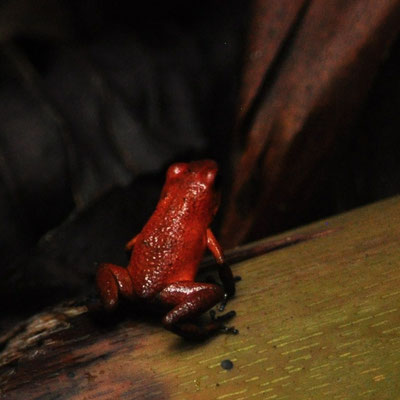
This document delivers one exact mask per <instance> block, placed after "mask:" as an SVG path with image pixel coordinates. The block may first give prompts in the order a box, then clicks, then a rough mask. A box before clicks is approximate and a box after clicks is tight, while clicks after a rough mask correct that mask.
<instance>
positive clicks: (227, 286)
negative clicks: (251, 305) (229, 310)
mask: <svg viewBox="0 0 400 400" xmlns="http://www.w3.org/2000/svg"><path fill="white" fill-rule="evenodd" d="M206 238H207V247H208V248H209V250H210V251H211V253H212V255H213V256H214V258H215V260H216V261H217V264H218V274H219V278H220V279H221V282H222V285H223V286H224V290H225V293H226V295H227V297H232V296H233V295H234V294H235V291H236V287H235V282H236V281H235V278H234V276H233V274H232V270H231V267H230V266H229V264H227V263H226V262H225V259H224V254H223V251H222V248H221V246H220V244H219V243H218V241H217V239H216V238H215V236H214V234H213V233H212V230H211V229H210V228H208V229H207V232H206ZM225 300H226V299H225Z"/></svg>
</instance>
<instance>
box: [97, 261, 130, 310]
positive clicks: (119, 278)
mask: <svg viewBox="0 0 400 400" xmlns="http://www.w3.org/2000/svg"><path fill="white" fill-rule="evenodd" d="M96 284H97V289H98V291H99V294H100V298H101V300H102V302H103V305H104V308H105V309H106V310H112V309H114V308H115V307H116V306H117V304H118V298H119V296H120V295H121V296H122V297H125V298H127V299H130V300H133V299H134V298H135V297H136V296H135V292H134V289H133V284H132V278H131V276H130V275H129V272H128V270H127V269H126V268H123V267H119V266H118V265H114V264H101V265H100V267H99V269H98V270H97V275H96Z"/></svg>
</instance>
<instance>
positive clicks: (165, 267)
mask: <svg viewBox="0 0 400 400" xmlns="http://www.w3.org/2000/svg"><path fill="white" fill-rule="evenodd" d="M217 172H218V167H217V164H216V163H215V162H214V161H212V160H202V161H194V162H191V163H176V164H173V165H171V166H170V167H169V169H168V171H167V176H166V182H165V184H164V187H163V190H162V192H161V196H160V200H159V202H158V204H157V207H156V210H155V211H154V213H153V215H152V216H151V218H150V219H149V221H148V222H147V224H146V225H145V226H144V228H143V229H142V231H141V232H140V233H139V234H138V235H137V236H135V237H134V238H133V239H132V240H131V241H130V242H129V243H128V244H127V248H128V249H131V250H132V255H131V258H130V261H129V265H128V267H127V268H126V269H125V268H122V267H119V266H115V265H112V264H102V265H101V266H100V268H99V271H98V273H97V286H98V289H99V293H100V296H101V298H102V300H103V304H104V306H105V308H107V309H112V308H114V307H115V306H116V305H117V303H118V297H119V296H120V295H121V296H123V297H125V298H128V299H130V300H132V301H135V300H139V299H141V300H144V301H147V302H149V303H152V304H161V305H164V306H167V307H168V308H172V309H171V310H170V311H169V312H168V313H167V315H166V316H165V317H164V319H163V323H164V326H165V327H166V328H167V329H170V330H173V331H175V332H176V333H178V334H181V335H184V336H203V335H207V334H209V333H211V332H213V331H215V330H217V329H219V328H220V327H221V323H218V321H217V320H213V321H211V323H210V324H209V325H206V326H203V327H199V326H197V325H195V324H194V323H192V322H188V321H187V320H188V319H191V318H193V317H195V316H198V315H199V314H201V313H202V312H204V311H206V310H207V309H209V308H211V307H213V306H214V305H215V304H217V303H218V302H220V301H221V300H222V299H223V298H224V293H225V292H226V293H227V294H228V295H229V296H232V295H233V294H234V291H235V284H234V280H233V276H232V272H231V270H230V268H229V266H227V265H226V264H225V263H224V260H223V254H222V250H221V248H220V246H219V244H218V242H217V240H216V239H215V237H214V235H213V233H212V232H211V230H210V229H209V224H210V223H211V221H212V219H213V217H214V215H215V213H216V211H217V209H218V203H219V194H218V192H217V191H216V189H215V187H214V184H215V180H216V177H217ZM206 247H208V248H209V249H210V251H211V252H212V253H213V255H214V257H215V259H216V261H217V263H219V264H220V266H221V268H220V277H221V279H222V281H223V282H222V283H223V288H222V287H221V286H219V285H216V284H209V283H197V282H194V279H195V276H196V273H197V269H198V266H199V263H200V261H201V259H202V257H203V254H204V251H205V249H206Z"/></svg>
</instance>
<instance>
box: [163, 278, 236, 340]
mask: <svg viewBox="0 0 400 400" xmlns="http://www.w3.org/2000/svg"><path fill="white" fill-rule="evenodd" d="M223 298H224V290H223V289H222V288H221V287H220V286H218V285H214V284H210V283H198V282H192V281H181V282H175V283H172V284H170V285H168V286H167V287H166V288H164V289H163V290H162V291H161V292H160V293H159V294H158V295H157V300H158V301H160V302H161V303H162V304H165V305H168V306H172V307H173V308H172V310H171V311H169V312H168V313H167V315H166V316H165V317H164V318H163V324H164V326H165V328H166V329H168V330H170V331H173V332H175V333H177V334H178V335H181V336H184V337H189V338H203V337H207V336H209V335H210V334H212V333H214V332H217V331H225V332H233V331H230V330H229V329H228V330H227V329H226V328H225V325H224V321H225V320H226V319H227V318H213V319H211V321H210V322H208V323H207V324H205V325H198V324H196V323H195V322H193V321H191V319H193V318H195V317H198V316H199V315H201V314H202V313H203V312H205V311H207V310H209V309H210V308H211V307H213V306H215V305H216V304H217V303H219V302H220V301H221V300H222V299H223ZM233 316H234V313H230V314H229V315H228V316H227V317H229V318H230V317H233Z"/></svg>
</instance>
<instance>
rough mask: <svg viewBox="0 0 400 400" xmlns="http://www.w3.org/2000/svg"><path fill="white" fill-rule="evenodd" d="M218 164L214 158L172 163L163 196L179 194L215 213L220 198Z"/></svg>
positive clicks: (185, 199) (206, 210)
mask: <svg viewBox="0 0 400 400" xmlns="http://www.w3.org/2000/svg"><path fill="white" fill-rule="evenodd" d="M217 186H218V165H217V163H216V162H215V161H213V160H199V161H192V162H189V163H175V164H172V165H171V166H170V167H169V168H168V171H167V179H166V182H165V185H164V189H163V193H162V196H163V195H164V196H167V195H169V196H171V195H172V196H178V197H181V198H182V199H183V200H184V201H189V202H192V203H197V204H198V205H199V206H200V204H202V205H203V208H204V210H202V211H205V212H209V213H210V214H212V215H214V214H215V213H216V212H217V209H218V206H219V200H220V192H219V188H218V187H217Z"/></svg>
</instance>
